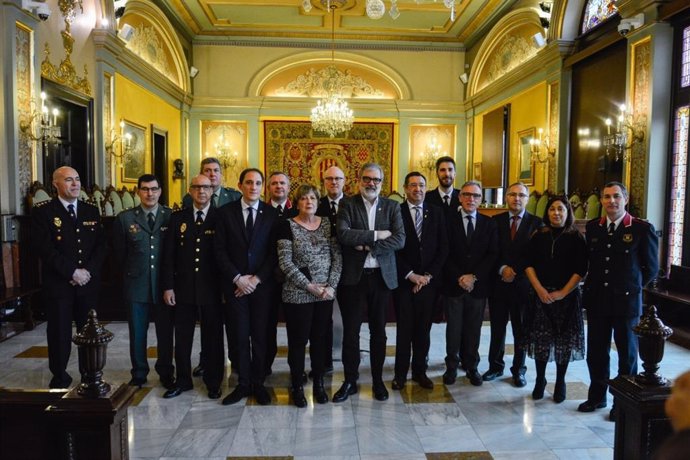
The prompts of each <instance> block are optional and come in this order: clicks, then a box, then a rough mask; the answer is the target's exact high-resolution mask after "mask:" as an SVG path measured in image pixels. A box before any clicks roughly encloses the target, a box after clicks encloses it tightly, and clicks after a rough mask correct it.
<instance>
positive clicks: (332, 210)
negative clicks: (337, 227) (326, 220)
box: [331, 201, 338, 216]
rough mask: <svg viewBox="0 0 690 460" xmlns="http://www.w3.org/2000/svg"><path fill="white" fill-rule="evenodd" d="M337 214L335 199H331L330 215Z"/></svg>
mask: <svg viewBox="0 0 690 460" xmlns="http://www.w3.org/2000/svg"><path fill="white" fill-rule="evenodd" d="M336 214H338V208H336V207H335V201H331V216H335V215H336Z"/></svg>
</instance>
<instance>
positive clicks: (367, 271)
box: [364, 267, 381, 275]
mask: <svg viewBox="0 0 690 460" xmlns="http://www.w3.org/2000/svg"><path fill="white" fill-rule="evenodd" d="M379 272H381V268H380V267H379V268H365V269H364V274H365V275H373V274H374V273H379Z"/></svg>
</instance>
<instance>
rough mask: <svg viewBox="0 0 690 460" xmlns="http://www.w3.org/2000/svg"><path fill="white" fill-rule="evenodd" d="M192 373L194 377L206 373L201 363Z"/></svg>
mask: <svg viewBox="0 0 690 460" xmlns="http://www.w3.org/2000/svg"><path fill="white" fill-rule="evenodd" d="M192 375H193V376H194V377H202V376H203V375H204V368H203V366H202V365H201V364H199V365H198V366H197V367H195V368H194V369H193V370H192Z"/></svg>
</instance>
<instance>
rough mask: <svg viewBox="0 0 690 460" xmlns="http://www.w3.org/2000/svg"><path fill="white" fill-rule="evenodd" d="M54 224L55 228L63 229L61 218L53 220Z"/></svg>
mask: <svg viewBox="0 0 690 460" xmlns="http://www.w3.org/2000/svg"><path fill="white" fill-rule="evenodd" d="M53 224H55V228H60V227H62V220H60V218H59V217H56V218H55V219H53Z"/></svg>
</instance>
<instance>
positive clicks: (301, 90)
mask: <svg viewBox="0 0 690 460" xmlns="http://www.w3.org/2000/svg"><path fill="white" fill-rule="evenodd" d="M331 88H338V89H339V91H338V94H337V95H338V96H339V97H344V98H353V97H354V98H356V97H372V98H380V97H383V96H384V94H383V92H382V91H380V90H378V89H376V88H374V87H373V86H372V85H371V84H370V83H369V82H367V81H366V80H365V79H364V78H362V77H360V76H358V75H355V74H354V73H353V72H352V70H351V69H345V70H340V69H338V68H337V67H335V66H334V65H329V66H327V67H323V68H321V69H319V70H316V69H314V68H311V69H309V70H308V71H307V72H305V73H304V74H302V75H299V76H298V77H297V78H295V79H294V80H293V81H291V82H289V83H288V84H287V85H285V86H283V87H280V88H278V89H277V90H276V94H278V95H280V96H293V97H299V96H307V97H326V96H327V95H328V94H329V89H331Z"/></svg>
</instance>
